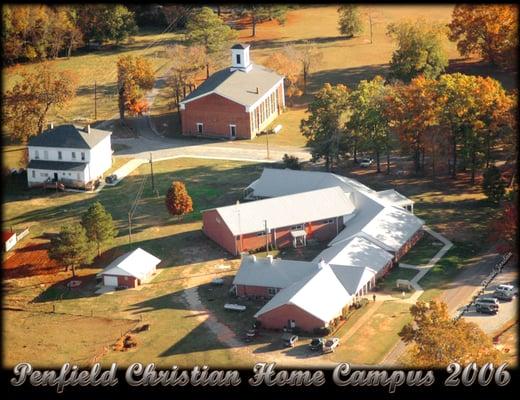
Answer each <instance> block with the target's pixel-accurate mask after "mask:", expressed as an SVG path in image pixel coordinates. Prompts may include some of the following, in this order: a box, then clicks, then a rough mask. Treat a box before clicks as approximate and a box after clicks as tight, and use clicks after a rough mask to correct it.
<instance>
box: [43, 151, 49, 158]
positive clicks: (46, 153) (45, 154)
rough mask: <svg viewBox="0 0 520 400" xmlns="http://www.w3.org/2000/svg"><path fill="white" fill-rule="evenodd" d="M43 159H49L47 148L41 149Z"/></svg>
mask: <svg viewBox="0 0 520 400" xmlns="http://www.w3.org/2000/svg"><path fill="white" fill-rule="evenodd" d="M43 159H44V160H48V159H49V152H48V151H47V150H43Z"/></svg>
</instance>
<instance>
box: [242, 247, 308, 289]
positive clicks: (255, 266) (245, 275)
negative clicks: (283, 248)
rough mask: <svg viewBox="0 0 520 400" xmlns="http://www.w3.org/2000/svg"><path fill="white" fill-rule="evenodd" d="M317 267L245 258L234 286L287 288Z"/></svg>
mask: <svg viewBox="0 0 520 400" xmlns="http://www.w3.org/2000/svg"><path fill="white" fill-rule="evenodd" d="M316 265H317V263H310V262H307V261H292V260H282V259H280V258H269V257H266V258H257V257H256V256H254V255H252V256H245V257H244V258H243V259H242V261H241V264H240V269H239V270H238V272H237V274H236V275H235V279H234V280H233V284H234V285H251V286H263V287H273V288H285V287H287V286H289V285H291V284H293V283H294V282H296V281H298V280H300V279H302V278H304V277H305V276H307V275H309V274H310V273H311V272H312V271H314V270H315V269H316Z"/></svg>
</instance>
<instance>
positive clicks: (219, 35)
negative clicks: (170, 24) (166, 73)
mask: <svg viewBox="0 0 520 400" xmlns="http://www.w3.org/2000/svg"><path fill="white" fill-rule="evenodd" d="M236 37H237V32H236V31H235V30H233V29H231V28H230V27H229V26H228V25H226V24H225V23H224V21H223V20H222V18H220V17H219V16H218V15H217V14H215V13H214V12H213V10H212V9H211V8H209V7H203V8H202V9H200V10H198V11H197V12H196V13H195V14H194V15H193V16H192V17H191V18H190V19H189V21H188V23H187V24H186V39H187V41H188V44H189V45H198V46H202V47H204V49H205V51H206V55H207V56H208V59H207V60H206V77H208V78H209V75H210V74H209V67H210V59H211V57H218V56H219V54H221V53H222V52H223V51H224V50H225V49H226V48H227V47H228V45H229V43H230V42H231V41H232V40H234V39H235V38H236Z"/></svg>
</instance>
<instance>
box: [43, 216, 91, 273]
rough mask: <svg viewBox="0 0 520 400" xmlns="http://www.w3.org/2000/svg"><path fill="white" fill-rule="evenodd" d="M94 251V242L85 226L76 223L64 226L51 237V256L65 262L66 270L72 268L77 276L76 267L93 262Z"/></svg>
mask: <svg viewBox="0 0 520 400" xmlns="http://www.w3.org/2000/svg"><path fill="white" fill-rule="evenodd" d="M94 251H95V250H94V244H93V243H92V242H91V241H90V240H89V239H88V237H87V232H86V231H85V228H83V226H82V225H81V224H78V223H74V224H70V225H65V226H62V227H61V230H60V232H59V233H58V234H57V235H56V236H55V237H53V238H52V239H51V243H50V249H49V257H50V258H51V259H52V260H56V261H58V262H59V263H60V264H64V265H65V268H66V271H68V269H69V268H71V269H72V276H76V268H78V267H79V266H81V265H84V264H90V263H91V262H92V260H93V259H94V254H95V253H94Z"/></svg>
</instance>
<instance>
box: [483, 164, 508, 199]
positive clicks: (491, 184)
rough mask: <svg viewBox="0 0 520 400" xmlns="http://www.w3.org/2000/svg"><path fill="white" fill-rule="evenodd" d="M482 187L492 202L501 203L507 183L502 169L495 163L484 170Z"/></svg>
mask: <svg viewBox="0 0 520 400" xmlns="http://www.w3.org/2000/svg"><path fill="white" fill-rule="evenodd" d="M482 189H483V190H484V193H485V195H486V196H487V198H488V199H489V200H490V201H491V202H493V203H495V204H500V200H502V198H503V197H504V195H505V193H506V183H505V182H504V180H503V179H502V176H501V175H500V170H499V169H498V168H497V167H495V166H494V165H493V166H492V167H490V168H488V169H487V170H486V171H484V180H483V181H482Z"/></svg>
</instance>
